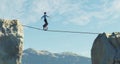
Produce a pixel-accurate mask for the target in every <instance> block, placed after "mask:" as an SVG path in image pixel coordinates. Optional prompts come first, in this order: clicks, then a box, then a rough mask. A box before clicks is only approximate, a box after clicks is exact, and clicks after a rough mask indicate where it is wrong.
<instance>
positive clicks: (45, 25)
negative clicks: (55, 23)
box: [43, 18, 48, 27]
mask: <svg viewBox="0 0 120 64" xmlns="http://www.w3.org/2000/svg"><path fill="white" fill-rule="evenodd" d="M44 22H45V24H44V25H43V27H47V25H48V22H47V19H46V18H44Z"/></svg>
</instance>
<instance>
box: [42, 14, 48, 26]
mask: <svg viewBox="0 0 120 64" xmlns="http://www.w3.org/2000/svg"><path fill="white" fill-rule="evenodd" d="M47 17H48V16H47V15H46V14H44V15H43V16H42V17H41V18H44V22H45V24H44V25H43V28H45V27H47V25H48V22H47Z"/></svg>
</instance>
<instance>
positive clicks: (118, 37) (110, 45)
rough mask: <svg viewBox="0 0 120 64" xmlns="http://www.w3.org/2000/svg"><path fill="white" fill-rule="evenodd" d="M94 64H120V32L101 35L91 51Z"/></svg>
mask: <svg viewBox="0 0 120 64" xmlns="http://www.w3.org/2000/svg"><path fill="white" fill-rule="evenodd" d="M91 59H92V64H120V32H114V33H112V34H106V33H103V34H99V35H98V37H97V38H96V39H95V41H94V43H93V46H92V49H91Z"/></svg>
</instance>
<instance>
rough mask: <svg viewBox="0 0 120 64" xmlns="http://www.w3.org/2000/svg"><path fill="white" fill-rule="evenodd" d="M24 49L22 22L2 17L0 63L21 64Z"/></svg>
mask: <svg viewBox="0 0 120 64" xmlns="http://www.w3.org/2000/svg"><path fill="white" fill-rule="evenodd" d="M22 49H23V27H22V24H20V23H19V21H18V20H4V19H0V64H21V57H22Z"/></svg>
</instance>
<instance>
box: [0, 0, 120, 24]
mask: <svg viewBox="0 0 120 64" xmlns="http://www.w3.org/2000/svg"><path fill="white" fill-rule="evenodd" d="M44 11H46V12H48V15H50V16H52V21H57V22H58V21H60V22H61V21H63V22H61V23H67V24H71V23H73V24H76V25H81V26H85V25H88V24H89V23H90V22H93V21H95V20H94V19H96V20H97V21H96V22H97V23H98V25H105V24H107V23H109V24H110V23H111V22H113V21H114V20H115V21H116V22H118V21H117V20H118V18H119V17H120V1H119V0H113V1H112V0H99V1H96V0H92V1H89V0H84V1H83V0H69V1H68V0H11V1H8V0H3V1H1V2H0V12H1V15H0V17H1V18H10V19H20V20H21V21H22V22H23V23H31V22H37V21H39V20H40V17H41V16H42V15H43V12H44ZM56 18H57V19H56Z"/></svg>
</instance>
